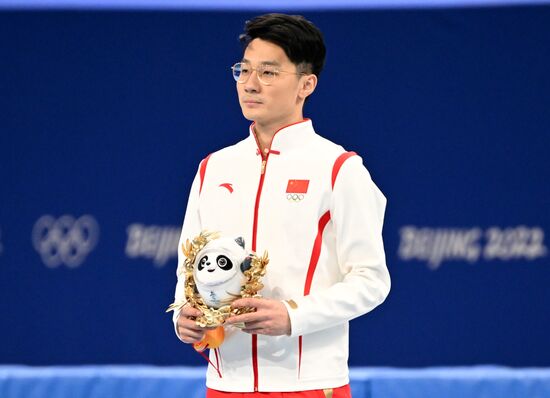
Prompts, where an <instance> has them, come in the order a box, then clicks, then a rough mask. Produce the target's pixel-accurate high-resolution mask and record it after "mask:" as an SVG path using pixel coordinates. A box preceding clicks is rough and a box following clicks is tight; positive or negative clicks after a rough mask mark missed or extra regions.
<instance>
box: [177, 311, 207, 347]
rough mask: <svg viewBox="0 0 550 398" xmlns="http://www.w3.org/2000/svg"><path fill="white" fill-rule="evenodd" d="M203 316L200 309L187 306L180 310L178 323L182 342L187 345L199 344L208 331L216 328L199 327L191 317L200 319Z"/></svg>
mask: <svg viewBox="0 0 550 398" xmlns="http://www.w3.org/2000/svg"><path fill="white" fill-rule="evenodd" d="M201 315H202V312H200V311H199V310H198V309H196V308H193V307H191V306H189V305H186V306H185V307H183V308H182V309H181V310H180V313H179V315H178V321H177V331H178V336H179V338H180V340H182V341H183V342H185V343H189V344H192V343H198V342H199V341H201V340H202V339H203V337H204V333H205V332H206V331H207V330H210V329H215V328H201V327H200V326H197V324H196V323H195V321H194V320H193V319H189V317H199V316H201Z"/></svg>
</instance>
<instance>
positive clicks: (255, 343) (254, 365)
mask: <svg viewBox="0 0 550 398" xmlns="http://www.w3.org/2000/svg"><path fill="white" fill-rule="evenodd" d="M260 154H261V156H262V166H261V169H260V182H259V183H258V191H257V192H256V203H255V205H254V223H253V225H252V251H254V252H255V251H256V235H257V233H258V212H259V207H260V196H261V195H262V188H263V186H264V178H265V169H266V166H267V159H268V157H269V152H268V153H267V155H266V156H265V158H264V154H263V153H261V152H260ZM252 368H253V371H254V392H257V391H258V335H256V334H253V335H252Z"/></svg>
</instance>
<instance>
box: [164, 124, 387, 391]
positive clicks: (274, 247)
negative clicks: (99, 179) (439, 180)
mask: <svg viewBox="0 0 550 398" xmlns="http://www.w3.org/2000/svg"><path fill="white" fill-rule="evenodd" d="M350 155H354V154H353V153H346V152H345V151H344V149H343V148H342V147H341V146H338V145H336V144H334V143H332V142H330V141H328V140H326V139H325V138H322V137H321V136H319V135H317V134H316V133H315V131H314V130H313V126H312V123H311V121H310V120H308V119H306V120H304V121H302V122H300V123H296V124H293V125H290V126H287V127H284V128H282V129H281V130H279V131H278V132H277V133H276V134H275V136H274V138H273V141H272V143H271V148H270V150H269V153H267V154H264V155H263V156H262V155H260V151H259V149H258V145H257V141H256V139H255V136H254V133H253V128H252V126H251V128H250V135H249V136H248V138H246V139H244V140H242V141H240V142H239V143H237V144H236V145H233V146H230V147H227V148H224V149H222V150H220V151H218V152H215V153H213V154H212V155H211V156H209V157H208V158H206V159H205V160H203V161H202V163H201V165H200V167H199V171H198V173H197V176H196V177H195V180H194V182H193V185H192V188H191V193H190V197H189V202H188V205H187V211H186V214H185V220H184V223H183V229H182V234H181V239H180V247H181V243H182V242H185V240H186V239H192V238H193V237H195V236H197V235H198V234H199V232H200V231H201V230H203V229H207V230H209V231H220V232H221V233H222V234H223V235H227V236H231V237H238V236H242V237H243V238H244V239H245V242H246V247H247V248H248V249H252V250H254V251H256V252H257V253H258V254H263V252H264V250H267V251H268V253H269V258H270V262H269V265H268V266H267V273H266V276H265V277H264V278H263V283H264V285H265V287H264V289H262V291H261V292H260V293H261V294H262V296H263V297H267V298H272V299H279V300H284V301H283V302H284V303H285V305H286V306H287V309H288V312H289V316H290V321H291V329H292V331H291V335H290V336H277V337H273V336H265V335H257V336H251V335H250V334H247V333H244V332H242V331H240V330H239V329H237V328H234V327H226V336H225V341H224V343H223V345H222V346H221V347H220V348H219V350H217V352H215V351H213V350H211V352H210V360H211V361H212V363H214V364H217V365H218V366H219V371H220V372H219V373H218V372H217V371H216V370H215V369H214V368H213V366H209V367H208V372H207V382H206V384H207V386H208V387H210V388H213V389H216V390H222V391H239V392H251V391H301V390H311V389H321V388H335V387H339V386H342V385H345V384H347V383H348V382H349V379H348V366H347V359H348V321H349V320H351V319H353V318H355V317H357V316H360V315H362V314H365V313H367V312H369V311H371V310H372V309H373V308H375V307H376V306H377V305H379V304H380V303H382V302H383V301H384V299H385V298H386V296H387V295H388V292H389V290H390V277H389V273H388V270H387V268H386V263H385V255H384V247H383V242H382V224H383V218H384V209H385V205H386V199H385V197H384V195H383V194H382V193H381V192H380V190H379V189H378V188H377V187H376V185H375V184H374V183H373V181H372V180H371V177H370V175H369V173H368V171H367V170H366V169H365V167H364V166H363V164H362V160H361V158H360V157H359V156H350ZM183 260H184V258H183V255H182V253H181V250H179V262H178V268H179V267H182V266H183V265H182V264H183ZM183 282H184V277H183V276H182V277H181V278H180V280H179V281H178V285H177V286H176V300H177V301H179V300H182V299H183V298H184V291H183ZM177 315H178V314H174V320H176V318H177ZM220 375H221V377H220Z"/></svg>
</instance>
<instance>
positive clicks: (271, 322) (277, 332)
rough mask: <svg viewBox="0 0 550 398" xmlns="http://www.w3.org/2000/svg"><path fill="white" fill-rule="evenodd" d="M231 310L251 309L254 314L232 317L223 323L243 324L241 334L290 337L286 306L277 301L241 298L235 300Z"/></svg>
mask: <svg viewBox="0 0 550 398" xmlns="http://www.w3.org/2000/svg"><path fill="white" fill-rule="evenodd" d="M231 307H232V308H242V307H253V308H256V312H250V313H248V314H242V315H234V316H232V317H230V318H228V319H227V320H226V321H225V323H227V324H230V325H231V324H239V323H241V324H242V323H244V328H243V329H242V331H243V332H246V333H252V334H266V335H269V336H281V335H284V334H286V335H290V318H289V316H288V311H287V309H286V306H285V305H284V304H283V303H282V302H280V301H278V300H271V299H265V298H259V299H258V298H243V299H238V300H235V301H234V302H233V303H232V304H231Z"/></svg>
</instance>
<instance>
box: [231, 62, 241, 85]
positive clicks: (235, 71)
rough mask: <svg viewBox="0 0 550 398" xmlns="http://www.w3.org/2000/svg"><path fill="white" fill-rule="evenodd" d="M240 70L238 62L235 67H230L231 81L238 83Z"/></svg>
mask: <svg viewBox="0 0 550 398" xmlns="http://www.w3.org/2000/svg"><path fill="white" fill-rule="evenodd" d="M241 69H242V65H241V63H240V62H237V63H236V64H235V65H233V66H232V67H231V70H233V79H235V81H236V82H238V81H239V80H240V79H241Z"/></svg>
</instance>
